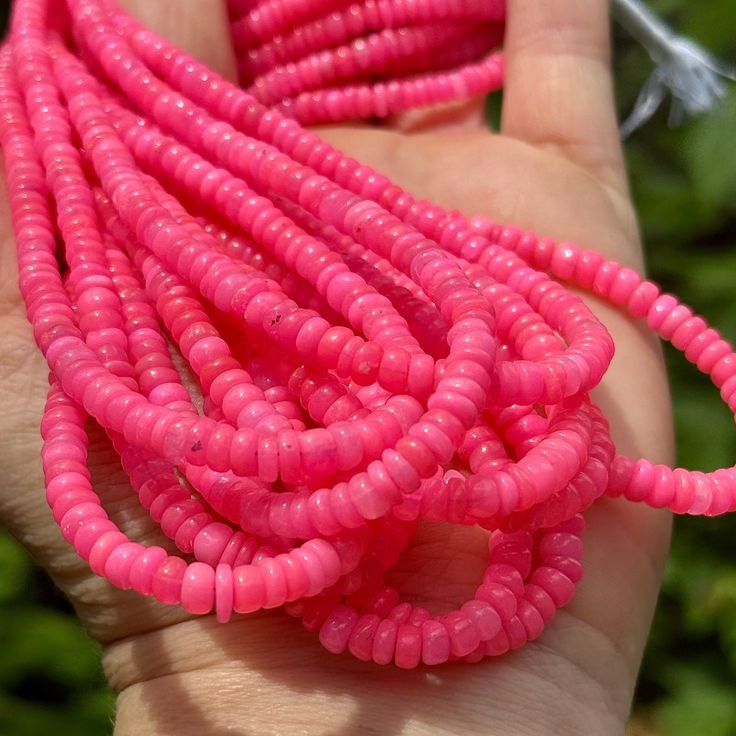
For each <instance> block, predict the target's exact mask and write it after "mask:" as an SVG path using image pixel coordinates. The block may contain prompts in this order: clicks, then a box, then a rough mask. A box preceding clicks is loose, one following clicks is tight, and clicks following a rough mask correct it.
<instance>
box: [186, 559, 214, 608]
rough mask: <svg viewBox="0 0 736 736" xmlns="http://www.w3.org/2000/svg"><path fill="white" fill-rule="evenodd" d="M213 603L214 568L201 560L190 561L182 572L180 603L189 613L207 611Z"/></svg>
mask: <svg viewBox="0 0 736 736" xmlns="http://www.w3.org/2000/svg"><path fill="white" fill-rule="evenodd" d="M214 603H215V570H214V568H213V567H212V566H211V565H206V564H204V563H203V562H192V563H191V564H189V565H188V566H187V569H186V571H185V572H184V579H183V580H182V584H181V604H182V606H183V607H184V608H185V609H186V610H187V611H189V612H190V613H196V614H203V613H209V612H210V611H211V610H212V607H213V605H214Z"/></svg>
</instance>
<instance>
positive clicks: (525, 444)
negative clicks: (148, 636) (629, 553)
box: [0, 0, 736, 668]
mask: <svg viewBox="0 0 736 736" xmlns="http://www.w3.org/2000/svg"><path fill="white" fill-rule="evenodd" d="M229 9H230V13H231V19H232V36H233V42H234V45H235V48H236V50H237V51H238V53H239V57H240V58H239V70H240V73H241V83H242V86H241V87H237V86H235V85H233V84H231V83H229V82H227V81H226V80H224V79H222V78H221V77H219V76H218V75H217V74H215V73H214V72H212V71H211V70H209V69H207V68H205V67H204V66H203V65H201V64H200V63H198V62H197V61H196V60H194V59H192V58H191V57H189V56H187V55H186V54H184V53H183V52H181V51H179V50H178V49H176V48H174V47H173V46H172V45H171V44H169V43H167V42H166V41H165V40H163V39H161V38H158V37H157V36H155V35H154V34H153V33H151V32H150V31H148V30H146V29H145V28H142V27H141V26H140V25H139V24H138V23H137V22H136V21H134V20H133V19H131V18H129V17H127V16H126V15H125V14H123V13H122V12H121V11H120V10H119V9H118V8H117V7H116V6H115V5H114V4H113V3H112V2H110V0H65V3H64V4H63V5H61V4H57V5H51V4H49V3H48V2H47V1H46V0H17V2H16V6H15V12H14V19H13V24H12V30H11V34H10V36H9V38H8V41H7V42H6V44H5V46H4V47H3V48H2V50H1V51H0V106H1V107H2V111H3V118H2V123H1V124H0V136H1V138H2V146H3V151H4V155H5V160H6V170H7V177H8V185H9V192H10V198H11V208H12V216H13V226H14V229H15V233H16V240H17V248H18V264H19V270H20V288H21V293H22V295H23V298H24V300H25V303H26V307H27V313H28V318H29V320H30V321H31V323H32V325H33V330H34V336H35V338H36V341H37V343H38V345H39V347H40V348H41V350H42V351H43V352H44V355H45V356H46V359H47V361H48V363H49V367H50V369H51V377H50V389H49V393H48V399H47V402H46V407H45V410H44V415H43V418H42V421H41V432H42V435H43V439H44V445H43V452H42V461H43V467H44V472H45V477H46V493H47V499H48V502H49V504H50V506H51V508H52V511H53V515H54V519H55V520H56V522H57V523H58V524H59V526H60V529H61V532H62V534H63V536H64V537H65V538H66V539H67V540H68V541H69V542H70V543H71V544H73V545H74V547H75V549H76V550H77V552H78V553H79V554H80V555H81V556H82V557H83V558H85V559H86V560H88V562H89V564H90V567H91V569H92V570H93V571H94V572H95V573H96V574H98V575H103V576H105V577H106V578H107V579H108V580H109V581H110V582H111V583H112V584H113V585H116V586H118V587H120V588H123V589H133V590H135V591H137V592H139V593H141V594H144V595H152V596H154V597H156V598H157V599H158V600H160V601H162V602H164V603H170V604H181V605H182V606H183V607H184V608H185V609H186V610H188V611H190V612H191V613H193V614H206V613H211V612H214V613H215V615H216V616H217V619H218V620H219V621H222V622H225V621H227V620H228V619H229V618H230V616H231V615H232V613H233V612H236V613H249V612H253V611H257V610H260V609H265V608H274V607H278V606H283V605H285V606H286V609H287V611H288V612H289V613H291V614H292V615H294V616H297V617H300V618H301V619H302V621H303V623H304V625H305V626H306V627H307V628H308V629H309V630H312V631H316V632H318V633H319V638H320V641H321V642H322V643H323V644H324V646H325V647H326V648H327V649H328V650H330V651H331V652H336V653H339V652H343V651H345V650H349V651H350V652H351V653H352V654H353V655H354V656H355V657H357V658H359V659H362V660H373V661H375V662H377V663H380V664H388V663H390V662H393V663H395V664H396V665H397V666H399V667H403V668H411V667H415V666H417V665H419V664H420V663H424V664H426V665H434V664H441V663H443V662H446V661H449V660H457V659H463V660H466V661H477V660H479V659H481V658H483V657H485V656H493V655H499V654H503V653H504V652H507V651H509V650H510V649H514V648H517V647H519V646H521V645H522V644H524V643H525V642H526V641H529V640H532V639H535V638H537V637H538V636H539V635H540V633H541V632H542V630H543V628H544V626H545V625H546V624H547V623H548V622H549V621H550V620H552V618H553V617H554V615H555V612H556V610H557V608H559V607H561V606H564V605H565V604H566V603H567V602H568V601H569V600H570V598H571V597H572V595H573V593H574V589H575V584H576V583H577V582H578V580H579V579H580V577H581V575H582V563H581V560H582V543H581V540H580V535H581V533H582V530H583V526H584V522H583V513H584V512H585V510H586V509H588V508H589V507H590V506H591V505H592V504H593V503H594V502H595V501H596V500H597V499H598V498H600V497H601V496H603V495H609V496H625V497H626V498H628V499H630V500H632V501H644V502H646V503H648V504H650V505H652V506H656V507H669V508H670V509H672V510H673V511H676V512H679V513H690V514H707V515H715V514H720V513H724V512H727V511H730V510H733V509H734V508H736V474H735V473H734V470H733V469H726V470H719V471H716V472H714V473H697V472H689V471H685V470H682V469H675V470H672V469H670V468H668V467H665V466H662V465H654V464H652V463H650V462H648V461H647V460H637V461H634V460H631V459H629V458H626V457H624V456H621V455H618V454H616V452H615V448H614V447H613V444H612V442H611V439H610V435H609V432H608V426H607V423H606V420H605V418H604V417H603V416H602V414H601V412H600V410H599V409H598V408H597V407H596V406H595V404H594V403H593V402H592V401H591V400H590V399H589V397H588V392H589V391H590V390H591V389H592V388H594V387H595V386H596V385H597V384H598V383H599V382H600V380H601V379H602V377H603V375H604V373H605V371H606V369H607V367H608V365H609V363H610V360H611V358H612V355H613V344H612V341H611V339H610V337H609V335H608V333H607V332H606V329H605V328H604V326H603V325H602V324H601V323H600V322H599V321H598V320H597V319H596V318H595V316H594V315H593V314H592V312H591V311H590V310H589V309H588V308H587V307H586V305H585V304H584V303H583V302H582V300H581V299H580V298H579V297H577V296H575V295H574V294H572V293H571V292H570V291H568V290H567V289H566V288H565V287H564V286H563V285H562V283H561V282H566V283H569V284H572V285H575V286H577V287H580V288H584V289H587V290H588V291H591V292H592V293H594V294H596V295H598V296H600V297H602V298H604V299H606V300H607V301H609V302H610V303H611V304H614V305H616V306H618V307H620V308H622V309H625V310H626V311H627V312H628V313H629V314H630V315H631V316H632V317H634V318H637V319H646V321H647V324H648V326H649V327H650V328H651V329H652V330H654V331H656V332H657V333H658V334H659V335H660V336H661V337H663V338H664V339H667V340H669V341H670V342H672V344H673V345H675V347H677V348H678V349H679V350H682V351H683V352H684V353H685V356H686V357H687V359H688V360H690V361H691V362H692V363H694V364H696V365H697V366H698V368H699V369H700V370H701V371H704V372H706V373H708V374H709V375H710V376H711V378H712V380H713V382H714V383H715V385H716V386H717V387H718V388H719V389H720V391H721V395H722V397H723V399H724V401H725V402H726V403H727V404H728V405H729V407H730V408H731V410H732V411H734V410H736V355H734V353H733V352H732V350H731V347H730V346H729V344H728V343H727V342H726V341H724V340H723V339H721V338H720V336H719V335H718V333H717V332H716V331H715V330H713V329H711V328H709V327H708V326H707V324H706V323H705V322H704V320H702V319H701V318H700V317H697V316H695V315H693V313H692V312H691V311H690V310H689V309H688V308H687V307H685V306H682V305H680V304H679V303H678V302H677V301H676V299H675V298H674V297H671V296H669V295H662V294H660V292H659V290H658V288H657V287H656V286H655V285H654V284H653V283H651V282H649V281H645V280H643V279H642V278H641V277H639V276H638V275H637V274H636V273H635V272H634V271H632V270H631V269H628V268H624V267H622V266H620V265H619V264H617V263H615V262H613V261H607V260H605V259H604V258H603V257H602V256H600V255H599V254H597V253H595V252H593V251H581V250H580V249H578V248H576V247H575V246H572V245H569V244H558V243H555V242H553V241H552V240H550V239H548V238H537V236H536V235H534V234H533V233H531V232H521V231H520V230H518V229H516V228H514V227H511V226H502V225H498V224H494V223H491V222H489V221H488V220H486V219H485V218H481V217H476V218H472V219H468V218H466V217H465V216H463V215H461V214H459V213H457V212H452V213H448V212H446V211H444V210H443V209H441V208H439V207H437V206H435V205H432V204H431V203H429V202H425V201H418V200H415V199H414V198H413V197H412V196H411V195H410V194H409V193H407V192H405V191H403V190H402V189H401V188H400V187H398V186H397V185H395V184H393V183H392V182H391V181H390V180H389V179H387V178H386V177H384V176H382V175H381V174H379V173H377V172H375V171H373V170H372V169H371V168H369V167H368V166H364V165H361V164H359V163H358V162H357V161H354V160H352V159H350V158H348V157H346V156H344V155H343V154H341V153H340V152H339V151H337V150H335V149H333V148H332V147H330V146H329V145H328V144H326V143H325V142H324V141H322V140H321V139H320V138H319V137H318V136H317V135H316V134H314V133H312V132H310V131H307V130H305V129H304V128H303V127H302V126H301V124H302V123H313V122H322V121H327V120H345V119H349V118H356V117H357V118H366V117H370V116H385V115H387V114H390V113H393V112H397V111H400V110H404V109H408V108H411V107H416V106H419V105H426V104H432V103H436V102H441V101H446V100H450V99H458V98H463V97H467V96H470V95H475V94H478V93H481V92H487V91H489V90H492V89H495V88H497V87H498V86H499V85H500V83H501V73H502V60H501V56H500V55H499V54H498V53H497V52H495V51H494V50H493V49H494V47H495V46H496V45H497V43H498V42H499V40H500V38H501V36H502V23H503V17H504V5H503V3H501V2H489V1H487V0H484V1H483V2H480V1H478V2H475V1H474V2H463V3H458V2H453V1H452V0H444V1H443V0H413V1H412V2H398V0H365V2H363V3H360V4H358V5H356V4H348V3H347V2H345V1H344V0H323V2H316V0H267V1H266V2H262V3H254V2H251V1H249V0H231V2H230V7H229ZM51 13H53V14H54V15H50V14H51ZM71 18H73V19H74V20H73V21H71V20H70V19H71ZM60 31H63V33H61V34H60V33H59V32H60ZM62 36H63V37H64V38H65V39H67V40H62ZM459 38H463V39H467V42H465V41H464V42H463V44H460V45H458V44H457V40H458V39H459ZM71 39H73V40H71ZM457 46H461V47H462V48H461V50H458V49H457V48H455V47H457ZM52 213H53V214H52ZM54 217H55V218H56V222H55V224H54ZM57 236H58V237H59V238H60V239H61V240H62V241H63V245H64V261H65V264H66V268H62V267H61V266H60V264H59V262H58V260H57V257H56V248H57V244H56V241H57ZM172 351H174V352H176V353H178V354H179V355H180V356H181V357H182V358H183V359H184V360H185V361H186V363H187V364H188V366H189V368H190V369H191V372H192V373H193V374H194V376H195V377H196V384H197V385H196V386H187V385H185V384H184V382H183V381H182V376H181V375H180V373H179V370H178V369H177V367H176V366H177V360H176V357H175V356H174V355H173V353H172ZM541 407H543V409H542V408H541ZM89 421H95V422H97V423H98V424H100V425H101V426H102V427H103V428H104V429H105V431H106V432H107V434H108V435H109V437H110V438H111V440H112V442H113V445H114V447H115V449H116V450H117V452H118V453H119V455H120V459H121V463H122V465H123V468H124V469H125V471H126V472H127V474H128V476H129V477H130V481H131V485H132V487H133V489H134V490H135V492H136V493H137V494H138V497H139V499H140V503H141V504H142V505H143V506H144V507H145V508H146V509H147V510H148V512H149V514H150V516H151V518H152V519H153V520H154V521H155V522H156V523H157V524H159V525H160V527H161V530H162V531H163V533H164V534H165V535H166V536H167V537H169V539H171V540H173V543H174V545H175V546H176V547H177V548H178V550H179V551H180V552H181V554H180V555H175V554H169V552H168V551H167V550H166V549H164V548H163V547H160V546H150V547H145V546H143V545H141V544H139V543H137V542H135V541H133V540H130V539H129V538H128V537H127V536H126V535H125V534H123V533H122V532H121V531H120V529H119V528H118V527H117V526H116V524H115V523H114V522H113V521H112V520H111V519H110V518H109V517H108V515H107V513H106V511H105V510H104V508H103V501H104V492H103V493H102V494H98V493H97V492H95V490H94V489H93V488H92V485H91V482H90V473H89V470H88V467H87V460H88V457H87V442H88V438H87V432H86V429H85V427H86V423H87V422H89ZM440 521H443V522H449V523H452V524H465V525H473V524H478V525H480V526H482V527H484V528H486V529H488V530H490V531H491V535H490V537H489V557H488V567H487V569H486V572H485V574H484V575H483V578H482V580H481V581H480V584H479V586H478V588H477V590H476V592H475V594H474V596H473V598H472V599H470V600H469V601H467V602H465V603H464V604H463V605H461V606H460V607H458V608H457V609H456V610H453V611H451V612H449V613H444V614H441V615H433V614H431V613H430V612H429V611H428V610H426V609H424V608H422V607H419V606H414V605H412V604H410V603H408V602H402V601H401V600H400V597H399V593H398V591H397V590H395V589H394V588H393V587H391V586H388V585H387V584H386V581H385V574H386V573H387V572H388V571H390V570H391V568H392V567H393V566H394V565H395V564H396V562H397V560H398V559H399V556H400V555H401V554H402V552H403V551H404V550H405V549H406V547H407V546H408V544H409V542H410V540H411V537H412V535H413V534H414V532H415V530H416V528H417V526H418V524H419V523H420V522H425V523H434V522H440Z"/></svg>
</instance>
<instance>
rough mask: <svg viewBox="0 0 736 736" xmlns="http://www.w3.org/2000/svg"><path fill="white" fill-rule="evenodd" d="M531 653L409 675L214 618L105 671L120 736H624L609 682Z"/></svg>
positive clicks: (141, 647) (265, 625) (135, 649)
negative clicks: (560, 735) (114, 701)
mask: <svg viewBox="0 0 736 736" xmlns="http://www.w3.org/2000/svg"><path fill="white" fill-rule="evenodd" d="M526 649H527V648H525V650H522V651H520V652H517V653H514V654H511V655H507V656H506V657H503V658H501V659H499V660H496V661H491V660H488V661H486V662H483V663H479V664H477V665H473V666H467V665H459V666H452V665H448V666H444V667H441V668H436V669H421V668H420V669H417V670H414V671H404V670H399V669H397V668H389V667H378V666H376V665H373V664H371V663H362V662H358V661H356V660H353V659H352V658H350V657H347V656H344V657H335V656H334V655H331V654H329V653H327V652H325V651H324V650H322V649H321V647H320V645H319V643H318V642H317V641H316V640H315V639H314V637H313V635H311V634H308V633H307V632H304V631H302V630H299V629H298V628H295V626H294V622H293V621H291V620H289V619H288V617H286V616H285V615H280V614H277V613H273V612H271V613H267V614H263V615H260V616H250V617H247V618H242V619H237V620H234V621H233V622H231V624H229V625H228V626H222V625H220V624H218V623H217V622H216V621H215V620H214V618H211V617H206V618H201V619H196V620H193V621H187V622H184V623H180V624H177V625H175V626H171V627H167V628H165V629H161V630H158V631H154V632H150V633H147V634H142V635H139V636H136V637H134V638H131V639H128V640H125V641H121V642H118V643H115V644H113V645H110V646H109V647H108V648H107V650H106V653H105V669H106V672H107V674H108V678H109V679H110V683H111V685H112V686H113V687H114V688H115V689H116V690H117V691H118V693H119V695H118V703H117V718H116V727H115V736H133V735H135V736H169V734H171V735H172V736H173V734H176V736H190V734H191V736H194V735H195V734H196V735H197V736H201V734H208V735H210V734H213V735H219V734H225V733H231V732H233V731H234V733H236V734H237V733H241V732H242V733H244V734H245V733H247V734H259V736H260V735H270V734H274V735H276V734H293V733H300V734H304V736H313V735H314V736H322V735H323V734H325V735H326V734H361V733H382V734H383V733H386V734H388V733H390V734H392V735H394V734H395V735H396V736H399V735H401V736H424V735H429V734H432V736H440V735H443V734H447V735H448V736H449V734H458V733H463V734H484V735H486V736H493V735H494V734H499V735H500V734H504V735H505V736H510V735H513V734H520V735H521V734H523V736H537V734H538V735H539V736H541V735H542V734H545V735H548V734H550V733H565V734H569V735H570V736H574V735H575V734H585V735H586V736H609V735H610V736H614V735H615V736H619V735H620V734H621V733H622V732H623V730H624V725H625V721H626V719H627V716H628V699H626V702H624V703H618V704H616V703H612V702H611V696H610V690H608V689H607V687H606V684H605V683H600V682H597V681H596V680H595V679H594V678H593V677H590V676H588V675H587V674H585V673H583V672H582V671H581V668H580V665H579V664H572V663H570V662H569V661H567V660H564V659H563V658H562V657H560V656H559V655H558V654H556V653H555V652H554V650H553V649H547V648H546V647H543V646H540V645H537V644H532V645H529V647H528V649H529V650H531V649H534V650H535V651H534V652H531V651H526ZM614 656H615V655H614ZM609 661H610V660H609ZM612 671H613V672H614V673H615V672H616V667H615V666H614V667H613V668H612ZM621 675H622V676H627V675H626V674H625V673H623V672H622V673H621ZM616 676H619V673H616Z"/></svg>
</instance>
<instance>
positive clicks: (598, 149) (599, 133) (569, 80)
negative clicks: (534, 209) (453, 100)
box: [502, 0, 625, 190]
mask: <svg viewBox="0 0 736 736" xmlns="http://www.w3.org/2000/svg"><path fill="white" fill-rule="evenodd" d="M609 31H610V28H609V21H608V2H606V0H548V1H547V2H543V3H540V2H536V0H509V2H508V16H507V25H506V39H505V46H504V49H505V55H506V65H505V70H506V71H505V90H504V101H503V115H502V132H503V133H505V134H506V135H509V136H512V137H515V138H518V139H521V140H524V141H526V142H528V143H531V144H534V145H540V146H544V147H554V148H557V149H559V150H560V151H561V152H563V153H564V155H566V156H567V157H568V158H569V159H571V160H573V161H575V163H577V164H579V165H581V166H583V167H584V168H585V169H587V170H588V171H589V172H590V173H592V174H594V175H595V176H596V177H598V178H599V179H601V181H604V182H605V183H607V184H610V185H613V186H615V187H616V188H617V189H619V190H621V189H625V173H624V165H623V157H622V153H621V145H620V138H619V133H618V126H617V122H616V115H615V109H614V103H613V88H612V81H611V65H610V38H609Z"/></svg>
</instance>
